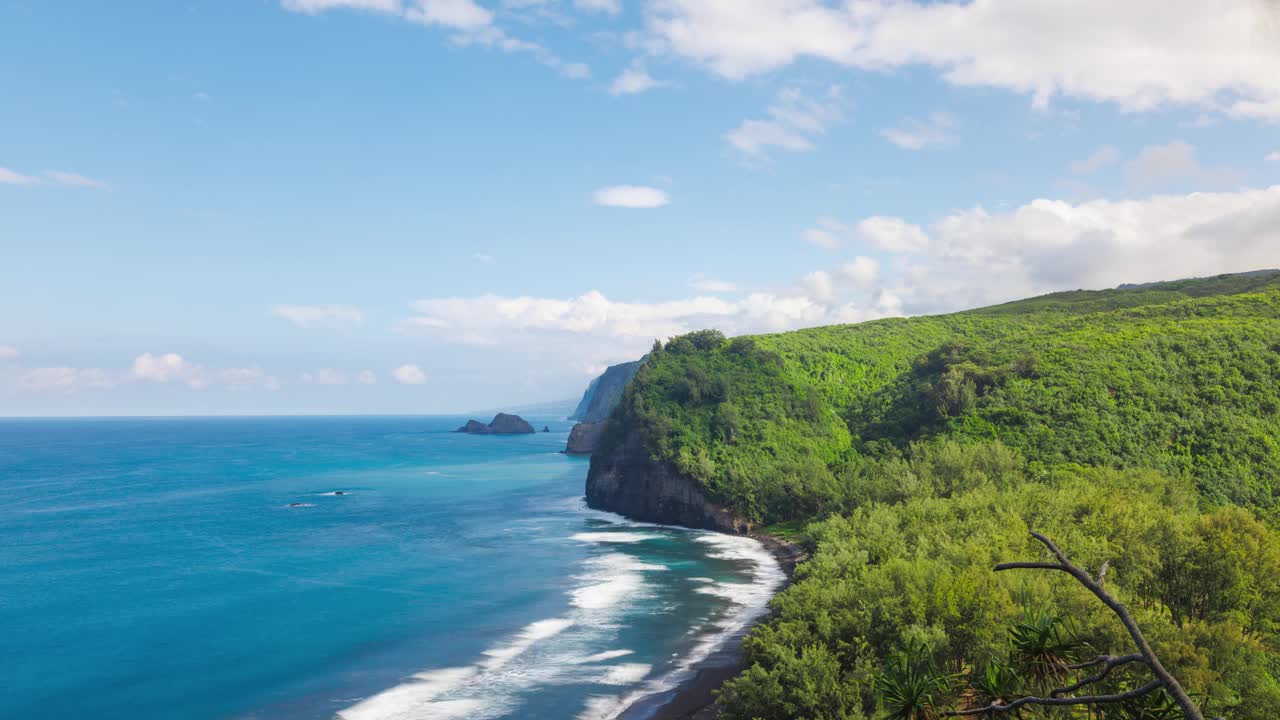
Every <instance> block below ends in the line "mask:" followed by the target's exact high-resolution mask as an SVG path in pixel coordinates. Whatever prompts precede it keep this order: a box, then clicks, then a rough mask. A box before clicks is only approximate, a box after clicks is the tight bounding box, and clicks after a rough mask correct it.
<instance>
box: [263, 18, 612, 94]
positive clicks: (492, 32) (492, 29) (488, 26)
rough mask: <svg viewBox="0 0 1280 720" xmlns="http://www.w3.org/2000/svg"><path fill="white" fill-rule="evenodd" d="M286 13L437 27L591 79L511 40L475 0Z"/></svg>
mask: <svg viewBox="0 0 1280 720" xmlns="http://www.w3.org/2000/svg"><path fill="white" fill-rule="evenodd" d="M282 5H283V7H284V8H285V9H286V10H292V11H294V12H301V13H307V14H309V15H316V14H319V13H321V12H325V11H327V10H335V9H355V10H365V11H371V12H381V13H386V14H389V15H396V16H399V17H400V18H402V19H404V20H405V21H407V22H412V23H417V24H419V25H427V26H432V27H439V28H443V29H445V30H448V31H451V32H453V33H454V34H453V35H452V36H451V40H452V41H453V42H454V43H455V44H457V45H460V46H472V45H476V46H481V47H490V48H495V49H497V50H500V51H501V52H504V53H524V54H527V55H529V56H531V57H533V58H534V59H535V60H537V61H538V62H540V63H542V64H543V65H546V66H547V67H550V68H552V69H554V70H556V71H557V72H559V73H560V74H562V75H564V76H565V77H568V78H571V79H583V78H588V77H590V76H591V68H589V67H588V66H587V65H585V64H584V63H580V62H568V61H566V60H564V59H562V58H560V57H559V56H558V55H556V54H555V53H553V52H551V51H550V50H548V49H547V48H546V47H544V46H542V45H540V44H538V43H535V42H529V41H527V40H521V39H519V38H515V37H512V36H511V35H509V34H507V32H506V31H505V30H503V29H502V28H501V27H499V26H498V25H497V23H496V22H495V21H496V15H495V14H494V12H493V11H492V10H489V9H488V8H486V7H484V6H482V5H480V4H478V3H476V2H474V0H407V1H404V0H282Z"/></svg>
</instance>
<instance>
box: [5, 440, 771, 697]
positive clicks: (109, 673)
mask: <svg viewBox="0 0 1280 720" xmlns="http://www.w3.org/2000/svg"><path fill="white" fill-rule="evenodd" d="M463 420H465V418H235V419H230V418H228V419H93V420H0V658H4V666H5V667H4V670H3V671H0V717H3V718H41V719H45V718H50V719H61V718H94V719H95V720H112V719H114V718H120V719H122V720H123V719H125V718H128V720H151V719H156V720H159V719H161V718H163V719H165V720H170V719H171V718H184V719H186V720H199V719H201V718H210V719H222V718H269V719H272V720H274V719H276V718H284V719H288V718H332V717H334V716H335V715H337V716H339V717H342V718H344V720H379V719H388V720H390V719H410V718H422V719H428V718H452V717H457V718H468V719H469V720H484V718H497V717H513V718H545V719H547V720H555V719H556V718H579V717H581V718H593V717H599V718H607V717H611V716H613V715H614V714H615V713H616V712H617V711H618V710H619V709H620V708H621V707H622V706H624V705H625V704H626V703H627V702H629V701H631V700H634V699H635V698H637V697H640V696H643V695H645V694H647V693H652V692H655V691H659V690H663V689H666V688H669V687H671V686H672V684H673V683H674V682H676V681H677V680H679V679H680V678H681V674H682V672H683V669H684V668H687V666H688V665H689V663H690V662H691V661H693V660H696V659H697V658H698V657H700V656H702V655H705V654H706V653H707V652H708V651H709V650H710V649H711V648H712V647H713V646H714V645H715V643H716V642H717V640H718V638H720V637H722V636H723V633H725V632H728V631H732V630H734V629H736V628H739V627H741V626H742V624H743V623H745V622H746V621H748V620H749V619H750V618H751V617H753V616H754V615H755V614H757V613H758V612H759V611H760V609H761V607H762V605H763V602H764V600H765V599H767V597H768V595H769V593H770V592H771V590H772V588H773V586H774V585H775V584H776V583H777V582H778V581H779V580H780V574H779V573H778V571H777V569H776V566H774V565H773V563H772V561H771V560H770V559H769V558H768V556H767V554H765V553H763V551H762V550H761V548H760V547H759V546H758V545H755V544H754V543H753V542H752V541H749V540H745V539H741V538H728V537H723V536H717V535H711V534H708V533H696V532H689V531H681V530H675V529H669V528H657V527H652V526H641V525H637V524H634V523H629V522H626V521H623V520H622V519H621V518H617V517H616V516H611V515H608V514H605V513H597V512H594V511H590V510H587V509H585V507H584V505H583V503H582V500H581V496H582V490H583V483H584V480H585V477H586V471H587V461H586V460H584V459H582V458H572V457H567V456H565V455H562V454H560V453H559V450H561V449H562V448H563V447H564V442H565V439H566V434H567V430H568V424H567V423H564V422H557V421H550V420H547V419H545V418H534V419H533V420H535V421H536V424H537V426H538V427H542V425H543V424H550V425H551V427H552V429H553V430H554V431H555V432H552V433H539V434H537V435H532V436H521V437H476V436H467V435H457V434H453V433H450V432H449V431H450V430H452V429H453V428H455V427H457V426H458V425H460V424H461V423H462V421H463ZM335 491H341V492H343V493H344V494H342V495H334V494H332V493H334V492H335ZM294 503H296V504H299V506H297V507H290V505H291V504H294Z"/></svg>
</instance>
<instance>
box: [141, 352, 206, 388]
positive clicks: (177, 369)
mask: <svg viewBox="0 0 1280 720" xmlns="http://www.w3.org/2000/svg"><path fill="white" fill-rule="evenodd" d="M132 372H133V378H134V379H135V380H143V381H146V382H154V383H169V382H185V383H186V384H187V385H188V386H189V387H192V388H194V389H197V390H198V389H203V388H205V387H208V385H209V381H208V378H207V377H206V375H205V372H204V369H203V368H202V367H201V366H199V365H193V364H191V363H189V362H187V361H186V360H185V359H184V358H183V357H182V356H181V355H179V354H178V353H165V354H163V355H153V354H151V353H149V352H148V353H143V354H141V355H139V356H138V357H136V358H134V360H133V370H132Z"/></svg>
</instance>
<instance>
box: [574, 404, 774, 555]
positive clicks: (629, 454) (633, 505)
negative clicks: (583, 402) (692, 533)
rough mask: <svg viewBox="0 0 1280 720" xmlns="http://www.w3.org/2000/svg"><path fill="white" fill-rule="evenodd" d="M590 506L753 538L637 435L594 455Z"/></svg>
mask: <svg viewBox="0 0 1280 720" xmlns="http://www.w3.org/2000/svg"><path fill="white" fill-rule="evenodd" d="M610 422H613V421H610ZM587 505H588V506H589V507H591V508H594V509H597V510H608V511H609V512H614V513H618V514H619V515H624V516H626V517H629V518H631V519H633V520H639V521H641V522H652V523H660V524H662V525H681V526H684V527H689V528H696V529H700V530H717V531H720V532H725V533H734V534H746V533H749V532H751V530H752V529H753V527H754V526H753V525H752V523H750V522H748V521H747V520H746V519H744V518H742V517H739V516H737V515H735V514H733V513H732V512H730V511H729V510H728V509H726V508H724V507H723V506H720V505H717V504H715V503H713V502H711V501H710V500H708V499H707V497H706V495H705V494H704V493H703V492H702V490H700V489H699V487H698V484H697V482H695V481H694V480H693V479H691V478H688V477H686V476H685V475H683V474H682V473H680V471H679V470H677V469H676V468H675V467H674V466H673V465H671V464H670V463H664V462H657V461H654V460H653V459H652V458H651V457H650V455H649V452H648V451H647V450H646V449H645V447H644V444H643V442H642V440H641V437H640V433H639V432H637V431H634V430H632V431H628V432H627V433H626V435H625V437H624V439H623V440H622V442H619V443H616V444H614V445H612V446H611V447H609V448H608V449H606V450H605V451H604V452H602V453H598V454H596V455H593V456H592V458H591V470H590V472H589V473H588V474H587Z"/></svg>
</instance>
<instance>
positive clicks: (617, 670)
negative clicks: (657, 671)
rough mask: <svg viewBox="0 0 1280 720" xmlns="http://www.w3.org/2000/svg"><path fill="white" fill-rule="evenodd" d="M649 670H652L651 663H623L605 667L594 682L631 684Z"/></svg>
mask: <svg viewBox="0 0 1280 720" xmlns="http://www.w3.org/2000/svg"><path fill="white" fill-rule="evenodd" d="M651 670H653V666H652V665H646V664H644V663H623V664H621V665H614V666H613V667H610V668H605V671H604V674H603V675H601V676H600V677H599V678H598V679H597V680H596V682H598V683H600V684H602V685H633V684H635V683H638V682H640V681H641V680H643V679H644V678H645V676H646V675H648V674H649V671H651Z"/></svg>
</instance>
